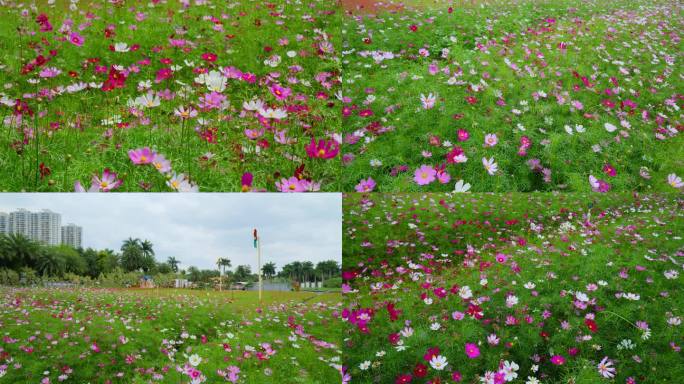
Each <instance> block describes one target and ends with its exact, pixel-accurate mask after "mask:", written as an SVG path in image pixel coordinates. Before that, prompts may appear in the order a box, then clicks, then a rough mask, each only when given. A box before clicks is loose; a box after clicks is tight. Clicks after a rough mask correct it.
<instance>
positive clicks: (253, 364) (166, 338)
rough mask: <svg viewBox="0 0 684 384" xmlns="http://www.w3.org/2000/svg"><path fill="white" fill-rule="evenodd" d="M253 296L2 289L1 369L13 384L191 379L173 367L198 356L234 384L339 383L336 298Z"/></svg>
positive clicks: (213, 376)
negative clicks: (263, 355)
mask: <svg viewBox="0 0 684 384" xmlns="http://www.w3.org/2000/svg"><path fill="white" fill-rule="evenodd" d="M257 295H258V294H257V292H243V291H236V292H221V293H219V292H206V291H191V290H174V289H149V290H139V289H129V290H123V289H121V290H96V289H74V290H70V289H64V290H55V289H41V288H34V289H11V288H2V290H1V291H0V297H1V298H2V299H1V300H2V303H1V305H0V307H1V308H2V310H1V311H0V325H2V336H3V337H4V338H5V339H4V342H3V345H2V347H1V348H0V372H2V376H4V377H3V380H4V381H5V382H13V383H34V382H39V381H41V380H44V378H45V377H47V378H49V379H50V383H53V382H58V376H59V375H60V374H62V373H63V372H68V373H66V374H67V379H66V380H65V381H64V382H66V383H85V382H92V383H95V382H101V383H149V382H164V383H167V382H173V383H189V382H190V380H189V378H188V376H186V375H183V374H181V373H179V372H177V371H176V369H177V367H183V366H184V365H185V364H186V363H187V362H188V361H189V356H191V355H194V354H196V355H198V356H200V357H201V358H202V361H201V363H200V364H199V365H198V366H197V367H196V368H197V369H198V370H200V371H201V372H202V374H203V375H204V376H205V380H204V381H203V382H208V383H215V382H225V381H227V380H224V379H223V378H222V377H220V376H219V375H218V373H217V372H218V371H217V370H226V368H227V367H228V366H237V367H239V368H240V374H239V377H240V379H239V381H238V382H239V383H328V382H332V381H333V380H339V370H338V369H336V365H337V364H339V361H340V358H341V356H340V350H339V334H340V332H341V330H340V327H339V326H338V325H337V324H338V323H339V321H338V320H336V317H335V316H333V312H335V311H337V310H338V307H339V306H340V305H341V302H340V296H339V295H335V294H323V295H314V294H311V293H294V292H264V298H263V299H264V300H263V305H262V306H259V304H258V296H257ZM288 319H291V321H292V327H290V326H288ZM295 326H301V327H302V328H301V330H300V331H298V330H297V329H296V328H294V327H295ZM120 336H124V337H125V338H126V339H127V342H126V343H122V342H121V339H120ZM203 337H205V338H206V339H203ZM321 342H326V343H331V344H330V345H328V344H322V343H321ZM93 343H96V344H97V346H98V347H99V349H100V350H99V352H96V351H94V350H93V349H92V348H91V346H92V344H93ZM263 343H269V344H270V345H271V347H272V348H273V349H274V350H275V351H276V353H275V354H274V355H272V356H270V357H269V358H268V359H266V360H260V359H259V358H257V357H256V353H257V352H263V351H264V349H263V348H262V347H261V346H262V345H263ZM249 346H251V347H254V348H256V350H255V351H252V352H250V347H249ZM28 348H30V350H29V349H28ZM29 351H30V352H29Z"/></svg>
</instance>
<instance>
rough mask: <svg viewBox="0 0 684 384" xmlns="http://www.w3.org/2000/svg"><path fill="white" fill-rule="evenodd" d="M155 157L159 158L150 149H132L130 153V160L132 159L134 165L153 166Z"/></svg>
mask: <svg viewBox="0 0 684 384" xmlns="http://www.w3.org/2000/svg"><path fill="white" fill-rule="evenodd" d="M155 157H157V153H156V152H154V151H153V150H151V149H150V148H149V147H145V148H138V149H131V150H130V151H128V158H130V159H131V161H132V162H133V164H137V165H142V164H151V163H152V162H153V161H154V159H155Z"/></svg>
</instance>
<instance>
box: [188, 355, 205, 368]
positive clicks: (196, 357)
mask: <svg viewBox="0 0 684 384" xmlns="http://www.w3.org/2000/svg"><path fill="white" fill-rule="evenodd" d="M188 362H189V363H190V365H192V366H193V367H196V366H198V365H200V363H201V362H202V358H201V357H200V356H199V355H198V354H196V353H195V354H194V355H190V357H189V358H188Z"/></svg>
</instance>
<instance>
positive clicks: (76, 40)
mask: <svg viewBox="0 0 684 384" xmlns="http://www.w3.org/2000/svg"><path fill="white" fill-rule="evenodd" d="M69 42H70V43H71V44H73V45H75V46H77V47H82V46H83V43H84V42H85V39H84V38H83V36H81V35H79V34H78V32H71V33H70V34H69Z"/></svg>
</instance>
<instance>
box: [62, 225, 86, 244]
mask: <svg viewBox="0 0 684 384" xmlns="http://www.w3.org/2000/svg"><path fill="white" fill-rule="evenodd" d="M82 235H83V228H81V227H79V226H78V225H76V224H72V223H69V224H67V225H65V226H63V227H62V244H66V245H70V246H72V247H74V248H80V247H81V236H82Z"/></svg>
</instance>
